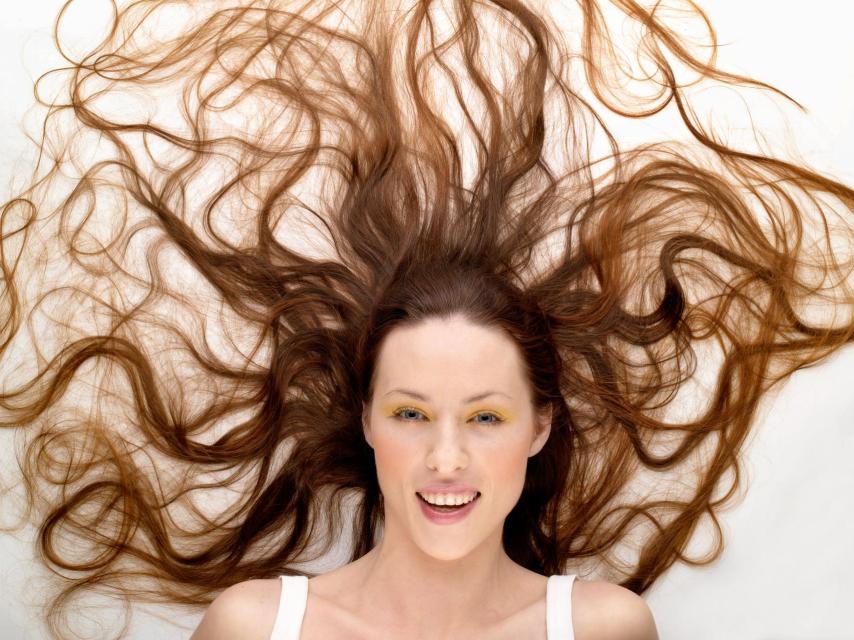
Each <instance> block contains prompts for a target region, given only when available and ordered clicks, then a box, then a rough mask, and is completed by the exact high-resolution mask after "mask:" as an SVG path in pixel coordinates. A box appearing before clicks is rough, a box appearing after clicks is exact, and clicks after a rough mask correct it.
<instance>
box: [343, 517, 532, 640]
mask: <svg viewBox="0 0 854 640" xmlns="http://www.w3.org/2000/svg"><path fill="white" fill-rule="evenodd" d="M362 560H363V561H364V562H365V572H364V573H363V576H364V582H363V583H362V584H361V585H360V589H359V590H360V592H361V598H360V599H361V600H362V602H364V605H365V607H366V609H364V610H377V609H379V610H381V615H382V616H383V619H384V620H386V621H388V622H389V623H392V624H394V626H395V627H396V628H399V629H406V630H409V631H410V632H411V637H419V636H423V637H427V636H429V637H442V636H455V635H458V634H459V632H461V631H463V630H466V629H472V628H481V627H482V625H484V624H489V622H490V621H494V620H495V619H496V618H498V617H499V616H500V615H501V614H502V612H506V610H507V608H508V607H509V606H510V605H511V604H512V603H511V602H509V601H508V599H509V598H512V594H513V589H512V588H511V585H512V584H514V581H516V580H518V578H519V575H520V572H525V571H526V570H525V569H524V568H522V567H519V566H518V565H517V564H516V563H514V562H513V561H512V560H511V559H510V557H509V556H508V555H507V554H506V552H505V551H504V549H503V547H502V544H501V531H500V530H498V531H497V532H496V533H495V535H493V536H490V537H489V538H487V539H486V540H484V541H483V542H482V543H481V544H480V545H479V546H478V547H476V548H474V549H472V550H471V552H469V553H468V554H467V555H465V556H463V557H460V558H455V559H453V560H441V559H437V558H435V557H433V556H430V555H428V554H426V553H424V551H423V550H421V549H420V548H419V547H417V546H416V545H415V544H414V543H413V541H412V540H411V539H409V538H408V537H406V536H397V535H395V531H394V530H393V529H391V530H386V531H384V533H383V539H382V541H381V542H380V543H379V544H378V545H377V546H376V547H374V549H372V550H371V551H370V552H369V553H368V554H366V555H365V556H364V558H362ZM378 613H379V612H378ZM425 634H426V635H425Z"/></svg>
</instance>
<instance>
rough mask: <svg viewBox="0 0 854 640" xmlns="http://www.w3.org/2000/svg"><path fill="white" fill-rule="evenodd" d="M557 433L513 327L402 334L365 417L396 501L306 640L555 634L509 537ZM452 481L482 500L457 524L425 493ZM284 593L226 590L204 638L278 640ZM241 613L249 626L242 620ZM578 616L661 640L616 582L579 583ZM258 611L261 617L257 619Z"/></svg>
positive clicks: (452, 326) (320, 609)
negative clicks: (533, 388) (437, 517)
mask: <svg viewBox="0 0 854 640" xmlns="http://www.w3.org/2000/svg"><path fill="white" fill-rule="evenodd" d="M487 393H488V395H487ZM472 398H475V399H472ZM550 425H551V415H550V414H549V413H548V412H547V411H540V412H537V411H535V409H534V406H533V404H532V402H531V395H530V390H529V387H528V383H527V380H526V378H525V375H524V367H523V363H522V357H521V353H520V352H519V350H518V348H517V346H516V345H515V343H514V342H513V340H512V339H511V338H510V337H509V336H507V335H506V334H505V333H504V332H503V331H501V330H499V329H495V328H485V327H482V326H478V325H475V324H473V323H471V322H470V321H468V320H467V319H465V318H463V317H461V316H454V317H452V318H447V319H439V318H431V319H428V320H425V321H422V322H420V323H418V324H416V325H413V326H407V327H398V328H396V329H394V330H392V331H391V332H390V333H389V334H388V336H387V337H386V339H385V340H384V342H383V345H382V347H381V349H380V353H379V355H378V360H377V364H376V371H375V379H374V393H373V397H372V399H371V401H370V403H369V404H368V405H366V406H365V412H364V415H363V427H364V434H365V438H366V441H367V442H368V444H369V445H370V446H371V448H372V449H373V451H374V457H375V461H376V468H377V478H378V481H379V485H380V489H381V491H382V494H383V498H384V504H385V520H384V529H383V534H382V539H381V540H380V542H379V543H378V544H377V545H376V546H375V547H374V548H373V549H372V550H371V551H370V552H369V553H368V554H366V555H365V556H363V557H362V558H360V559H359V560H357V561H355V562H353V563H350V564H348V565H346V566H344V567H341V568H340V569H337V570H335V571H332V572H329V573H326V574H323V575H320V576H317V577H316V578H312V579H311V580H310V582H309V598H308V603H307V606H306V611H305V616H304V618H303V625H302V630H301V636H300V637H301V638H302V639H303V640H305V639H309V640H310V639H311V638H324V637H333V636H330V635H329V634H330V633H332V634H336V633H337V634H338V635H339V636H340V637H344V636H346V637H348V638H377V637H383V638H408V639H414V640H417V639H419V638H425V639H426V638H434V639H435V638H484V639H486V638H490V639H495V640H498V639H501V638H508V639H509V638H515V639H518V638H534V637H535V638H545V611H546V610H545V588H546V577H545V576H542V575H540V574H537V573H535V572H532V571H529V570H528V569H525V568H524V567H522V566H520V565H518V564H516V563H515V562H513V561H512V560H511V559H510V558H509V557H508V556H507V554H506V552H505V551H504V548H503V545H502V543H501V532H502V527H503V524H504V520H505V518H506V517H507V515H508V513H509V512H510V511H511V509H512V508H513V506H514V505H515V504H516V502H517V501H518V499H519V497H520V495H521V492H522V488H523V485H524V480H525V470H526V464H527V461H528V459H529V458H530V457H531V456H534V455H536V454H537V453H538V452H539V451H540V450H541V449H542V447H543V446H544V445H545V443H546V441H547V439H548V436H549V433H550ZM445 482H448V483H450V482H458V483H463V484H466V485H470V486H473V487H476V488H477V490H478V491H479V492H480V494H481V495H480V497H479V498H478V500H477V504H476V506H475V507H474V508H473V509H472V510H471V512H470V514H469V515H468V516H467V517H466V518H464V519H463V520H461V521H459V522H457V523H454V524H450V525H447V524H443V525H440V524H436V523H435V522H432V521H430V520H429V519H428V518H426V517H425V516H424V514H423V513H422V510H421V506H420V502H419V501H420V498H419V497H418V495H417V494H416V491H417V490H418V489H419V488H420V487H424V486H425V485H428V484H436V483H445ZM277 583H278V581H277V580H250V581H247V582H245V583H241V584H240V585H235V586H234V587H231V588H230V589H228V590H226V592H224V593H223V594H221V595H220V597H219V598H217V600H220V598H223V597H224V596H226V594H227V593H228V592H229V591H231V592H232V593H231V595H230V596H229V597H227V598H226V600H227V601H231V602H232V605H231V606H226V605H223V604H221V605H220V606H219V608H218V609H217V602H216V601H215V602H214V604H213V605H211V608H210V609H209V612H211V611H212V610H214V609H217V612H216V613H214V614H213V616H212V620H208V622H207V625H206V622H205V620H203V621H202V624H201V625H200V627H199V629H197V631H196V633H195V634H194V635H193V639H194V640H213V639H215V638H220V637H227V633H228V629H229V624H230V623H229V621H230V620H232V619H233V620H237V618H238V617H239V619H240V621H239V622H236V624H237V625H238V626H236V627H234V629H232V632H234V631H237V630H238V629H239V631H240V633H241V634H242V635H241V636H240V637H247V638H248V637H250V635H251V634H252V632H251V631H250V630H248V629H247V620H249V619H253V620H257V621H259V627H261V626H263V627H264V628H263V629H261V628H259V629H258V630H257V633H255V635H252V637H258V638H269V634H270V631H271V630H272V626H273V619H274V618H275V613H276V610H277V607H278V594H279V588H278V584H277ZM238 603H239V608H240V609H241V611H240V614H239V616H238V615H237V614H236V613H229V612H230V611H234V610H236V609H237V608H238ZM572 607H573V628H574V630H575V636H576V638H577V639H578V640H657V637H658V636H657V633H656V631H655V625H654V623H653V621H652V616H651V615H650V613H649V609H648V608H647V607H646V605H645V603H644V602H643V600H642V599H641V598H639V597H638V596H636V595H635V594H633V593H631V592H630V591H628V590H626V589H623V588H622V587H619V586H617V585H611V584H608V583H605V582H584V581H581V580H577V581H576V585H575V587H574V588H573V593H572ZM252 608H254V610H255V612H256V613H257V615H247V612H248V610H250V609H252ZM205 617H206V619H207V618H208V615H207V614H206V616H205ZM218 634H219V635H218Z"/></svg>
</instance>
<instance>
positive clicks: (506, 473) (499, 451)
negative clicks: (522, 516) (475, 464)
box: [484, 442, 528, 504]
mask: <svg viewBox="0 0 854 640" xmlns="http://www.w3.org/2000/svg"><path fill="white" fill-rule="evenodd" d="M484 464H485V466H486V467H487V471H488V473H489V474H490V476H491V477H492V480H493V482H494V483H495V487H496V489H497V490H498V491H500V492H501V493H502V494H504V495H506V496H507V498H508V500H511V501H513V503H514V504H515V502H516V500H517V499H518V498H519V496H520V495H521V494H522V488H523V487H524V486H525V469H526V468H527V464H528V447H527V446H526V443H524V442H513V443H506V444H505V446H502V447H499V448H496V449H494V450H493V451H490V454H489V457H488V458H487V459H484Z"/></svg>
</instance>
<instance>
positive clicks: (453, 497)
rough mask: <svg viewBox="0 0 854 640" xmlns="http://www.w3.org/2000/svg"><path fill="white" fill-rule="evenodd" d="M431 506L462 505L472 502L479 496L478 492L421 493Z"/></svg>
mask: <svg viewBox="0 0 854 640" xmlns="http://www.w3.org/2000/svg"><path fill="white" fill-rule="evenodd" d="M418 495H420V496H421V497H422V498H424V499H425V500H426V501H427V502H429V503H430V504H436V505H439V506H442V505H448V506H449V505H460V504H466V503H467V502H471V501H472V500H474V499H475V497H476V496H477V491H475V492H474V493H419V494H418Z"/></svg>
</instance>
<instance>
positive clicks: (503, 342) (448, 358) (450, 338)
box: [375, 316, 526, 399]
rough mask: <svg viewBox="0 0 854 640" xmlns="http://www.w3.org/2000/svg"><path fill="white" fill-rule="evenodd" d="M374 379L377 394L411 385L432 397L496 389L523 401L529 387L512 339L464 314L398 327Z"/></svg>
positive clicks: (383, 351) (379, 360)
mask: <svg viewBox="0 0 854 640" xmlns="http://www.w3.org/2000/svg"><path fill="white" fill-rule="evenodd" d="M375 375H376V391H377V392H380V393H382V392H383V391H384V390H385V389H390V388H393V387H406V388H408V389H413V390H419V391H421V392H423V393H426V394H428V395H430V397H431V398H432V397H433V394H437V395H442V396H444V397H456V396H460V397H462V396H466V395H471V393H472V392H477V391H482V390H485V389H492V390H497V391H503V392H505V393H508V394H510V395H512V396H513V398H514V399H519V398H521V397H522V396H523V395H524V389H525V384H526V380H525V372H524V367H523V361H522V356H521V353H520V352H519V348H518V347H517V345H516V343H515V342H514V341H513V339H512V338H511V337H510V336H508V335H507V334H506V333H505V332H504V331H503V330H501V329H498V328H493V327H483V326H480V325H476V324H473V323H472V322H470V321H469V320H467V319H465V318H462V317H460V316H453V317H451V318H430V319H427V320H424V321H421V322H419V323H417V324H415V325H410V326H405V327H398V328H396V329H393V330H392V331H391V332H389V334H388V335H387V336H386V338H385V340H384V341H383V344H382V346H381V348H380V352H379V354H378V357H377V364H376V371H375Z"/></svg>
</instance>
